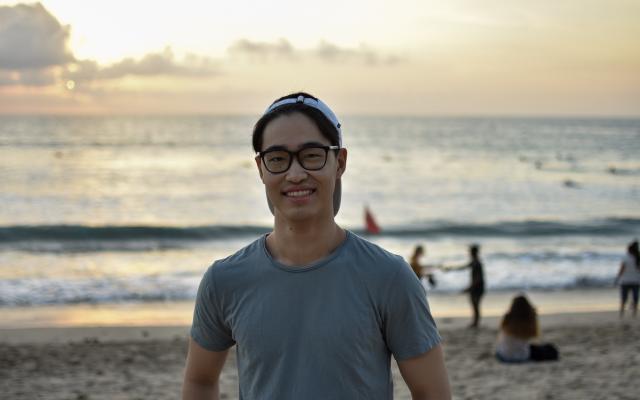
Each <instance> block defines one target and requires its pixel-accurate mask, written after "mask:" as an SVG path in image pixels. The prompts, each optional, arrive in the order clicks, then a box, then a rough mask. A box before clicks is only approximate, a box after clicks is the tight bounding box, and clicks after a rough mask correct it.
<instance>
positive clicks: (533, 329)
mask: <svg viewBox="0 0 640 400" xmlns="http://www.w3.org/2000/svg"><path fill="white" fill-rule="evenodd" d="M539 334H540V328H539V327H538V314H537V313H536V309H535V308H534V307H533V306H532V305H531V303H529V300H527V298H526V297H525V296H522V295H520V296H516V297H515V298H514V299H513V301H512V302H511V307H510V308H509V311H508V312H507V313H506V314H505V315H504V317H503V318H502V323H501V324H500V332H499V333H498V340H497V343H496V358H497V359H498V360H500V361H502V362H524V361H546V360H557V359H558V349H557V348H556V347H555V346H554V345H553V344H550V343H545V344H532V343H530V341H531V339H534V338H536V337H538V336H539Z"/></svg>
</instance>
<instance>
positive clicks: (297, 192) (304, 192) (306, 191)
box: [287, 190, 311, 197]
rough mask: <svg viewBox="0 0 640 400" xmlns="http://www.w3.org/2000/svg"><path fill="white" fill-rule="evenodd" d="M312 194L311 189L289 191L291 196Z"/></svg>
mask: <svg viewBox="0 0 640 400" xmlns="http://www.w3.org/2000/svg"><path fill="white" fill-rule="evenodd" d="M310 194H311V190H297V191H295V192H287V196H289V197H302V196H308V195H310Z"/></svg>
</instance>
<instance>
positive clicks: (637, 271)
mask: <svg viewBox="0 0 640 400" xmlns="http://www.w3.org/2000/svg"><path fill="white" fill-rule="evenodd" d="M638 253H639V252H638V241H637V240H634V241H633V242H631V243H629V246H628V247H627V255H626V256H625V258H624V259H623V260H622V263H621V264H620V270H619V271H618V275H617V276H616V279H615V281H614V283H615V284H620V318H622V317H623V316H624V308H625V306H626V304H627V299H628V297H629V292H631V312H632V313H633V316H634V317H635V316H636V315H637V314H638V291H639V289H640V255H639V254H638Z"/></svg>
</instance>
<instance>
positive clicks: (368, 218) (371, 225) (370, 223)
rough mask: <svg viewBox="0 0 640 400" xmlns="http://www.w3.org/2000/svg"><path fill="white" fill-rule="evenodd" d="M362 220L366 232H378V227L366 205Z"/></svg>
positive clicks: (375, 233)
mask: <svg viewBox="0 0 640 400" xmlns="http://www.w3.org/2000/svg"><path fill="white" fill-rule="evenodd" d="M364 222H365V225H366V229H367V232H368V233H370V234H372V235H377V234H378V233H380V227H379V226H378V224H376V220H375V219H373V214H371V211H369V207H366V206H365V207H364Z"/></svg>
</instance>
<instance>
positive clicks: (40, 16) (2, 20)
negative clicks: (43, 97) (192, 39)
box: [0, 3, 218, 86]
mask: <svg viewBox="0 0 640 400" xmlns="http://www.w3.org/2000/svg"><path fill="white" fill-rule="evenodd" d="M70 29H71V28H70V27H69V26H63V25H61V24H60V22H59V21H58V20H57V19H56V18H55V17H54V16H53V15H52V14H51V13H49V11H47V10H46V9H45V8H44V7H43V6H42V4H40V3H36V4H30V5H26V4H18V5H16V6H12V7H9V6H0V86H18V85H23V86H48V85H54V84H56V83H60V82H63V81H67V80H74V81H78V82H89V81H96V80H112V79H118V78H122V77H125V76H142V77H149V76H158V75H170V76H181V77H203V76H212V75H216V74H217V72H218V68H217V64H216V63H215V62H214V61H213V60H212V59H210V58H207V57H200V56H197V55H195V54H187V55H186V56H185V57H184V58H183V59H182V60H176V58H175V57H174V54H173V52H172V51H171V49H170V48H168V47H167V48H165V49H164V51H161V52H152V53H148V54H146V55H145V56H143V57H141V58H140V59H134V58H125V59H123V60H121V61H119V62H116V63H114V64H111V65H108V66H102V65H99V64H98V63H97V62H96V61H93V60H78V59H76V57H75V56H74V55H73V53H72V51H71V50H70V49H69V47H68V41H69V33H70Z"/></svg>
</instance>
